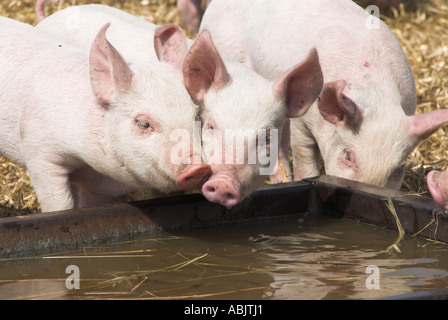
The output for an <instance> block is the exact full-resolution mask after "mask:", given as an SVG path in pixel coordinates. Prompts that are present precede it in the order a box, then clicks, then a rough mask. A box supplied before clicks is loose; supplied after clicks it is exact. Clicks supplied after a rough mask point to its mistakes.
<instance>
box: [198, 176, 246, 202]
mask: <svg viewBox="0 0 448 320" xmlns="http://www.w3.org/2000/svg"><path fill="white" fill-rule="evenodd" d="M202 193H203V194H204V196H205V197H206V198H207V199H208V200H209V201H211V202H217V203H219V204H221V205H223V206H225V207H227V208H231V207H233V206H234V205H236V204H238V203H240V202H241V200H242V197H241V193H240V191H239V188H238V187H237V186H235V184H234V183H232V182H231V181H230V180H229V179H227V178H226V177H216V178H212V179H210V180H209V181H207V182H206V183H205V184H204V185H203V186H202Z"/></svg>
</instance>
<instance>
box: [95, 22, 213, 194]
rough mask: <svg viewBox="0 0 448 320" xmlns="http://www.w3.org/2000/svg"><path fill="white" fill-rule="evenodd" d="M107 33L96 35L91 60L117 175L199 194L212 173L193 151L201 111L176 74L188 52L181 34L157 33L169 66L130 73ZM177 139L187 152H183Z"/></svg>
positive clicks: (107, 145) (133, 182) (145, 184)
mask: <svg viewBox="0 0 448 320" xmlns="http://www.w3.org/2000/svg"><path fill="white" fill-rule="evenodd" d="M108 27H109V24H107V25H105V26H104V27H103V28H102V29H101V30H100V32H99V33H98V35H97V37H96V39H95V41H94V43H93V44H92V47H91V50H90V57H89V60H90V81H91V87H92V92H93V94H94V96H95V98H96V99H97V101H98V103H99V105H100V107H101V108H102V112H103V117H102V119H101V121H103V122H102V123H98V126H103V127H104V128H103V129H102V130H105V134H104V135H103V136H100V137H99V138H100V139H101V140H104V141H102V143H103V146H102V149H103V151H104V152H105V154H106V155H108V156H109V157H110V160H111V161H114V162H115V163H116V167H117V170H115V171H116V172H114V175H115V176H116V178H117V180H120V181H123V180H126V181H130V182H129V183H128V184H130V185H133V186H135V187H138V188H140V187H152V188H155V189H157V190H159V191H162V192H169V191H175V190H180V189H184V190H186V189H197V188H200V187H201V185H202V184H203V183H204V182H205V181H206V179H207V178H208V176H209V175H210V171H211V169H210V167H209V166H208V165H205V164H203V163H202V161H201V151H200V149H199V150H195V149H192V148H190V146H192V141H193V140H194V139H195V135H196V136H197V137H196V140H199V141H200V133H199V132H195V130H194V122H195V120H196V117H197V114H198V112H199V110H198V107H197V106H196V105H195V104H194V103H193V101H192V100H191V99H190V96H189V94H188V92H187V91H186V90H185V87H184V85H183V83H182V76H181V74H180V73H179V72H178V70H176V68H173V65H174V66H177V68H180V62H179V59H180V61H181V60H182V59H183V55H184V51H186V43H185V39H184V38H182V37H184V36H183V32H182V31H181V30H180V29H179V28H178V27H175V26H167V27H164V28H161V29H158V30H157V31H156V43H157V44H156V46H158V48H159V49H160V50H161V51H163V52H164V56H163V60H166V62H167V63H166V64H162V63H155V64H153V65H152V64H151V65H149V64H144V65H139V64H136V67H135V68H136V69H135V70H131V69H130V67H129V66H128V65H127V63H126V62H125V60H124V59H123V57H122V56H121V55H120V53H119V52H118V51H117V50H116V49H115V48H114V47H113V46H112V45H111V44H110V43H109V41H108V40H107V39H106V31H107V28H108ZM182 39H184V40H182ZM134 71H135V72H134ZM98 130H100V129H98ZM179 139H182V141H181V142H182V143H183V144H185V145H187V146H188V148H179V147H178V146H179V143H180V142H179ZM173 150H175V151H176V152H173ZM177 151H178V152H177Z"/></svg>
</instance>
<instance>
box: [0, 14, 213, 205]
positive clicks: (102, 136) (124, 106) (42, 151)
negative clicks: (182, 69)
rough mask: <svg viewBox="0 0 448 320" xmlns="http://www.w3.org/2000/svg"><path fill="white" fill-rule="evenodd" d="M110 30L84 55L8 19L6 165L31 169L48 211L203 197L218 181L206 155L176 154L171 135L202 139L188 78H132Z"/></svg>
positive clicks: (1, 52)
mask: <svg viewBox="0 0 448 320" xmlns="http://www.w3.org/2000/svg"><path fill="white" fill-rule="evenodd" d="M108 27H109V25H105V26H103V27H102V28H101V30H100V31H99V33H98V32H97V36H96V37H95V39H93V43H92V44H91V47H90V50H89V51H87V52H86V51H81V50H79V49H75V48H73V47H71V46H69V45H66V44H65V43H64V42H61V41H56V40H53V39H52V38H50V37H49V36H47V35H46V34H45V33H43V32H40V31H39V30H37V29H35V28H33V27H32V26H30V25H27V24H23V23H20V22H17V21H15V20H11V19H8V18H3V17H2V18H0V69H1V70H2V72H1V74H0V96H1V99H0V128H1V130H0V155H2V156H5V157H6V158H8V159H10V160H12V161H14V162H16V163H18V164H19V165H21V166H24V167H26V168H27V169H28V173H29V175H30V177H31V182H32V184H33V187H34V189H35V191H36V194H37V196H38V200H39V203H40V205H41V208H42V210H43V211H55V210H65V209H71V208H76V207H84V206H91V205H97V204H105V203H111V202H116V201H119V200H122V199H123V197H124V196H125V195H126V194H127V193H129V192H132V191H135V190H137V189H141V188H152V189H154V190H157V191H159V192H171V191H175V190H181V189H189V188H192V187H195V188H198V187H199V188H200V185H201V184H202V183H203V182H204V180H206V178H207V177H208V175H209V174H210V167H209V166H208V165H204V164H201V159H200V150H199V152H198V153H194V152H188V153H187V152H185V153H184V154H180V155H179V154H174V155H173V153H172V149H173V148H174V146H175V145H176V144H177V143H178V141H177V139H175V137H174V138H173V136H172V135H171V133H172V132H173V131H175V130H180V129H182V130H184V131H186V132H187V133H189V134H190V136H191V137H194V135H193V132H192V130H193V126H192V124H193V123H194V121H195V119H196V116H197V114H198V107H197V106H196V105H195V104H194V103H193V102H192V101H191V99H190V97H189V94H188V93H187V91H186V90H185V87H184V86H183V85H182V79H181V76H180V73H179V72H175V71H174V69H173V67H171V66H169V65H165V64H161V63H158V64H151V65H150V64H148V63H146V64H143V65H142V64H141V65H139V64H137V63H134V64H133V65H132V68H130V67H129V66H128V64H127V63H126V62H125V61H124V59H123V57H122V56H121V55H120V53H119V52H118V51H117V50H116V49H115V48H114V47H113V46H112V44H111V43H109V41H108V40H107V39H106V30H107V29H108ZM166 50H167V51H169V50H170V48H166ZM196 134H197V135H199V133H196ZM198 138H199V139H200V137H198Z"/></svg>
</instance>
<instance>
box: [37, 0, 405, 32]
mask: <svg viewBox="0 0 448 320" xmlns="http://www.w3.org/2000/svg"><path fill="white" fill-rule="evenodd" d="M38 1H40V0H38ZM55 1H58V0H55ZM211 1H212V0H177V8H178V9H179V13H180V16H181V18H182V21H183V23H184V25H185V27H186V28H187V30H189V31H190V32H192V33H196V32H198V29H199V25H200V23H201V19H202V16H203V14H204V11H205V9H206V7H207V6H208V5H209V4H210V2H211ZM354 1H355V2H356V3H357V4H359V5H360V6H363V7H368V6H371V5H374V6H377V7H378V9H379V10H380V11H381V12H382V13H384V12H386V11H388V10H390V9H391V8H395V9H399V8H400V4H402V3H403V4H404V5H405V6H406V5H407V2H408V1H403V0H354Z"/></svg>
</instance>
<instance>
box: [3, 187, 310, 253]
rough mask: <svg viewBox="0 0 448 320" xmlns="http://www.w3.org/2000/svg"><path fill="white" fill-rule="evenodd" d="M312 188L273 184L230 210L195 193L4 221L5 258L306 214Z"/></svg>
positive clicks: (4, 219)
mask: <svg viewBox="0 0 448 320" xmlns="http://www.w3.org/2000/svg"><path fill="white" fill-rule="evenodd" d="M310 190H311V183H309V182H301V181H298V182H293V183H288V184H275V185H267V186H264V187H261V188H259V189H257V190H256V191H255V192H254V193H253V194H252V195H251V196H250V197H249V198H247V199H246V200H244V201H243V202H241V203H240V204H238V205H237V206H235V207H233V208H232V209H230V210H228V209H227V208H225V207H223V206H221V205H219V204H216V203H211V202H208V201H207V200H206V199H205V198H204V197H203V196H202V195H201V194H189V195H181V196H173V197H165V198H159V199H150V200H143V201H136V202H131V203H120V204H115V205H108V206H101V207H92V208H83V209H75V210H68V211H59V212H48V213H38V214H31V215H25V216H17V217H7V218H0V258H9V257H18V256H30V255H41V254H48V253H51V252H57V251H61V250H67V249H75V248H81V247H83V246H91V245H95V244H99V243H102V242H111V241H125V240H130V239H135V238H137V237H141V236H149V235H156V234H157V233H160V232H161V231H175V230H182V229H191V228H197V227H208V226H213V225H217V224H224V223H232V222H241V221H256V220H262V219H266V218H270V217H277V216H278V217H281V216H286V215H291V214H300V213H304V212H306V211H307V209H308V200H309V198H310V196H309V194H310Z"/></svg>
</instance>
